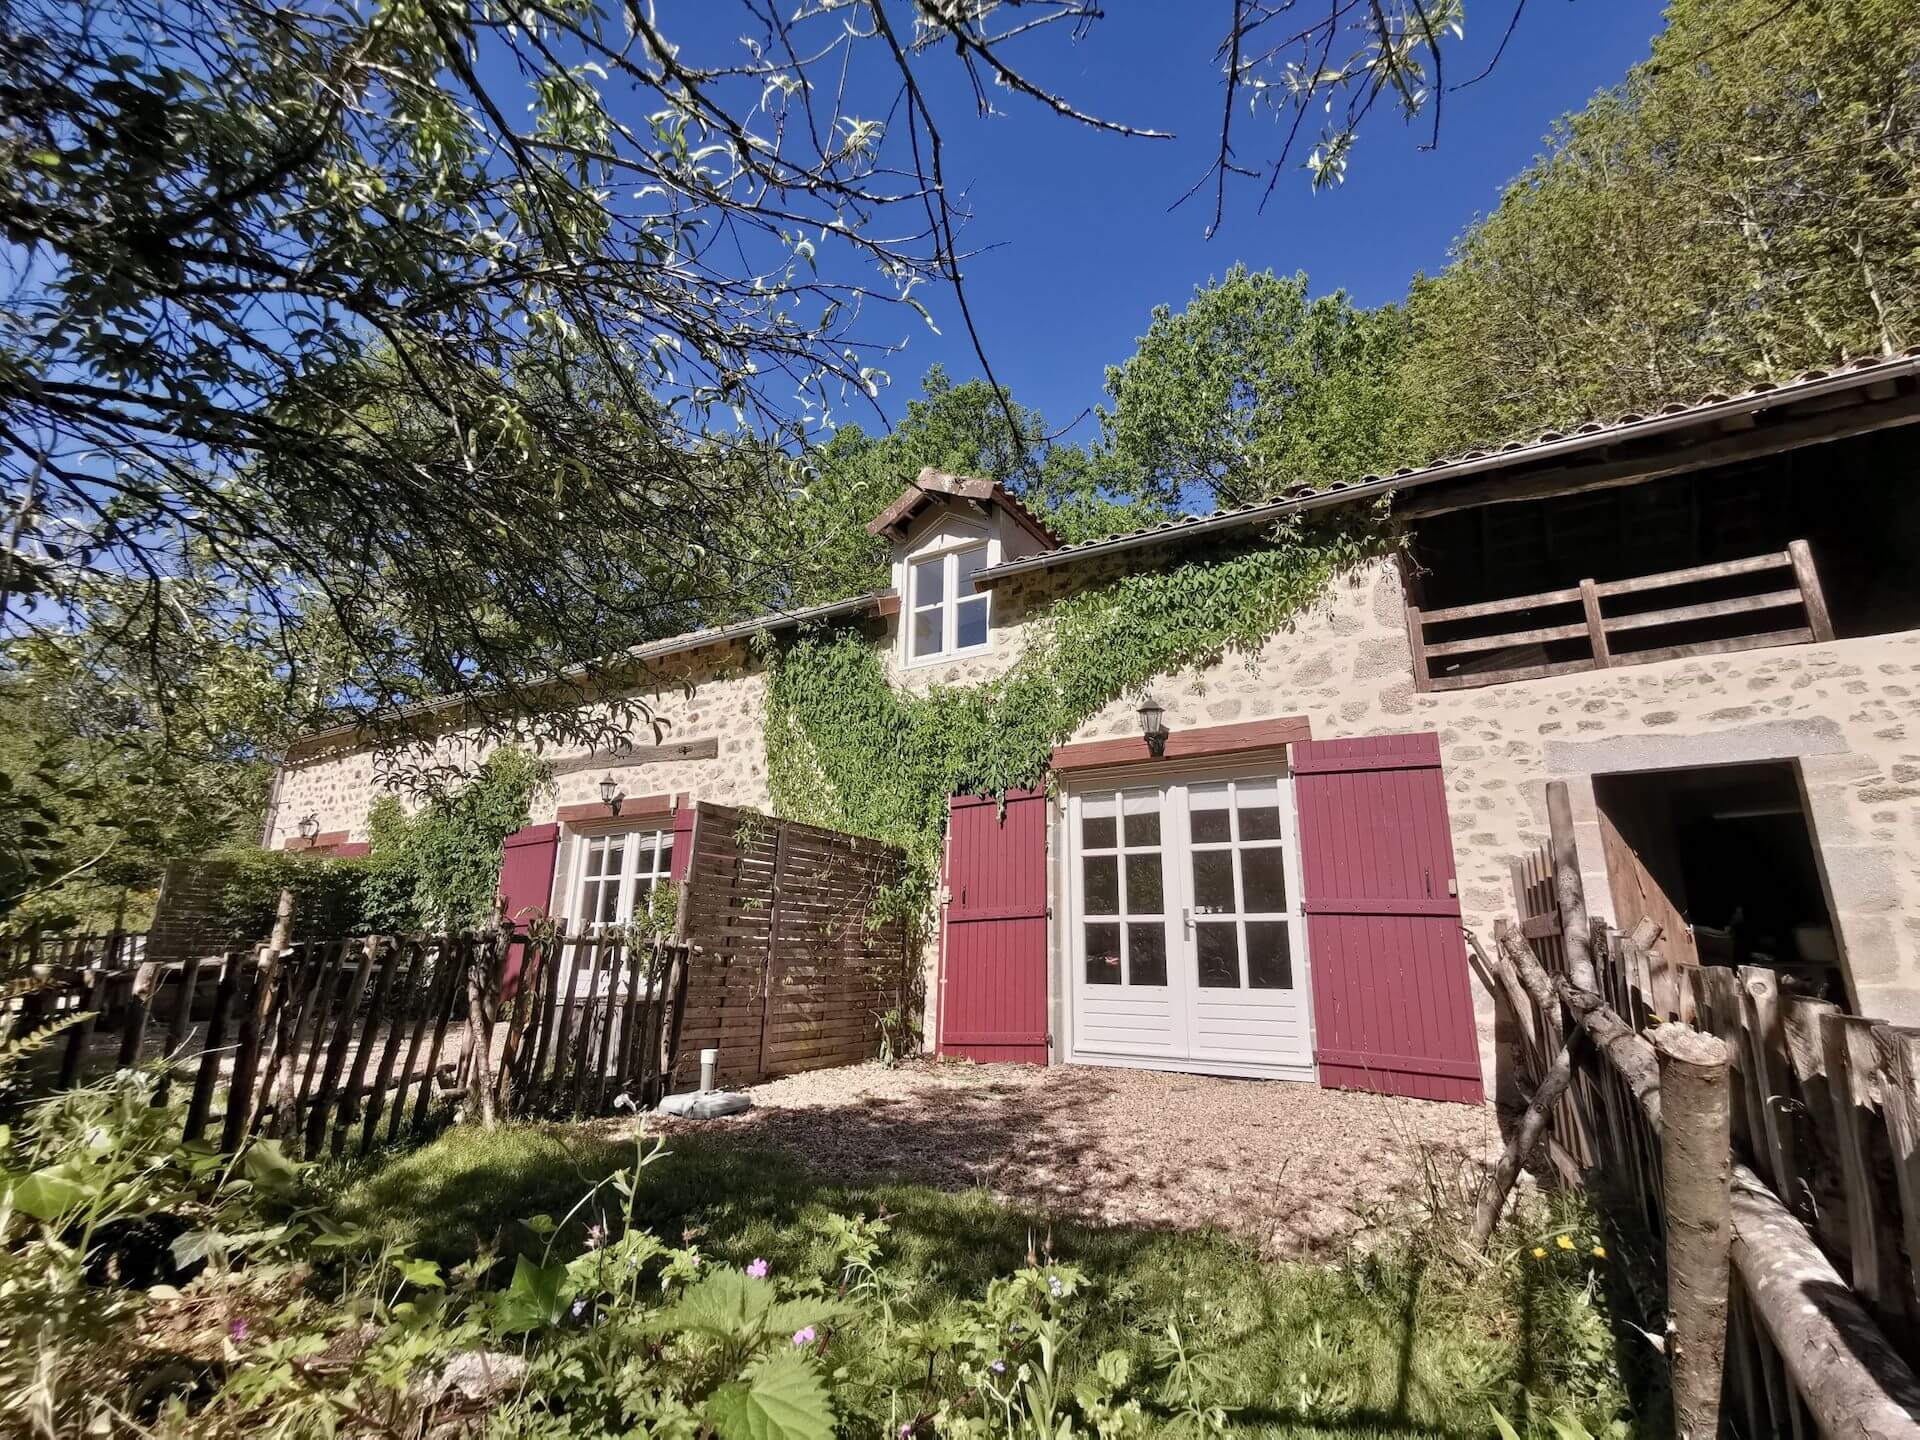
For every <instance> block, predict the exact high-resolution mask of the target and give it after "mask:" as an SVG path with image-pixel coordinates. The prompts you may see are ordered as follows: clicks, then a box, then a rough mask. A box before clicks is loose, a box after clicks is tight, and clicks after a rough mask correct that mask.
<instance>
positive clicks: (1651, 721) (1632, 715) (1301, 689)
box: [275, 561, 1920, 1083]
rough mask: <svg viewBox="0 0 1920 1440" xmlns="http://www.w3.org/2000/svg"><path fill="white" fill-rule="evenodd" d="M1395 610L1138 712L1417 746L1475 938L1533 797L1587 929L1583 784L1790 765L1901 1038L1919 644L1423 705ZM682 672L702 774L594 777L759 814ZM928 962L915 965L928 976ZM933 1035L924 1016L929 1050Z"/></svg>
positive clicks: (328, 819) (734, 740) (1874, 996)
mask: <svg viewBox="0 0 1920 1440" xmlns="http://www.w3.org/2000/svg"><path fill="white" fill-rule="evenodd" d="M1110 573H1112V571H1111V568H1109V567H1099V566H1094V565H1081V566H1076V567H1073V569H1072V572H1071V574H1068V573H1066V572H1064V571H1063V572H1054V573H1051V574H1049V573H1045V572H1043V573H1041V574H1038V575H1033V576H1027V577H1019V578H1016V579H1014V580H1011V581H1009V582H1008V583H1006V584H1005V585H1003V586H1002V587H1000V589H999V590H997V591H996V592H995V599H994V606H995V610H994V624H995V631H994V642H993V646H992V648H991V650H990V651H989V652H987V653H985V654H983V655H980V656H975V657H971V658H968V659H966V660H963V661H959V662H956V663H954V664H950V665H932V666H916V667H913V668H911V669H902V668H901V667H900V665H899V659H898V657H899V654H900V651H899V646H898V630H897V621H896V622H894V623H893V624H892V625H890V626H889V630H888V635H887V639H886V641H885V643H886V645H887V647H888V649H887V653H888V655H889V657H890V664H891V665H892V667H893V673H894V676H895V679H896V680H897V681H898V682H899V683H901V684H903V685H905V686H908V687H911V688H914V689H922V688H924V687H925V686H928V685H931V684H935V683H940V684H964V683H977V682H979V681H981V680H985V679H989V678H991V677H992V676H994V675H997V674H1000V673H1002V672H1004V671H1005V670H1006V669H1007V668H1008V667H1009V666H1010V665H1011V664H1013V663H1014V661H1015V660H1016V659H1017V658H1018V656H1019V654H1020V653H1021V651H1022V649H1023V647H1024V645H1025V644H1026V643H1027V641H1028V639H1029V638H1030V636H1031V635H1032V634H1033V628H1032V627H1033V626H1034V625H1035V624H1036V623H1039V621H1040V617H1042V616H1043V615H1044V612H1045V609H1046V606H1047V605H1048V604H1049V603H1050V602H1051V601H1052V600H1053V599H1054V598H1056V597H1057V596H1059V595H1061V594H1064V593H1066V592H1067V591H1068V590H1069V589H1070V588H1073V587H1076V586H1083V585H1087V584H1093V583H1098V582H1099V580H1101V579H1102V578H1104V577H1105V576H1106V575H1108V574H1110ZM1404 607H1405V597H1404V594H1403V591H1402V586H1401V581H1400V575H1399V571H1398V569H1397V567H1396V566H1395V565H1394V564H1392V563H1391V562H1386V561H1382V562H1378V563H1375V564H1371V565H1368V566H1366V567H1363V568H1362V569H1360V570H1358V571H1356V572H1355V573H1353V574H1350V575H1348V576H1346V577H1344V578H1342V579H1340V580H1338V581H1336V582H1335V584H1334V585H1333V587H1332V588H1331V590H1330V591H1329V593H1328V594H1327V595H1326V596H1325V597H1324V599H1323V600H1322V602H1321V603H1320V604H1319V606H1318V607H1316V608H1315V609H1314V610H1312V611H1311V612H1309V613H1308V614H1305V615H1303V616H1301V617H1300V618H1299V620H1298V623H1297V624H1296V625H1295V627H1294V628H1293V629H1292V630H1290V631H1287V632H1283V633H1282V634H1279V635H1276V636H1274V637H1272V638H1271V639H1270V640H1269V641H1268V642H1267V644H1266V645H1265V646H1264V647H1263V648H1262V649H1261V650H1260V652H1259V653H1258V654H1256V655H1252V656H1246V657H1233V658H1230V659H1228V660H1226V661H1224V662H1222V663H1221V664H1218V665H1214V666H1210V667H1207V668H1205V669H1203V670H1199V671H1192V672H1186V673H1182V674H1178V675H1172V676H1166V677H1163V678H1162V679H1160V680H1157V681H1155V682H1154V685H1153V690H1154V693H1155V695H1156V696H1157V697H1158V698H1159V699H1160V700H1161V702H1162V703H1163V704H1164V705H1165V707H1166V722H1167V724H1168V725H1169V726H1170V727H1172V728H1174V729H1184V728H1187V727H1191V726H1204V725H1219V724H1227V723H1232V722H1237V721H1246V720H1256V719H1262V718H1267V717H1271V716H1277V715H1294V714H1305V715H1306V716H1307V717H1308V718H1309V720H1310V721H1311V724H1312V728H1313V733H1314V734H1315V735H1316V736H1320V737H1328V738H1330V737H1336V736H1355V735H1370V734H1383V733H1391V732H1395V731H1411V730H1433V731H1437V732H1438V733H1439V736H1440V741H1441V753H1442V759H1443V763H1444V766H1445V771H1446V780H1447V785H1448V789H1449V792H1450V800H1449V804H1450V811H1451V817H1452V824H1453V839H1454V852H1455V859H1456V862H1457V865H1458V869H1459V876H1460V894H1461V903H1462V908H1463V910H1464V912H1465V919H1466V923H1467V924H1469V925H1471V926H1473V927H1474V928H1476V929H1477V930H1480V931H1482V932H1483V933H1484V932H1486V931H1487V930H1488V929H1489V928H1490V926H1491V923H1492V920H1493V918H1494V917H1495V916H1496V915H1499V914H1503V913H1508V912H1510V911H1511V909H1512V905H1513V899H1512V895H1511V891H1510V887H1509V881H1508V874H1507V864H1508V861H1509V860H1510V859H1511V858H1512V857H1513V856H1515V855H1518V854H1520V853H1522V852H1523V851H1525V850H1526V849H1528V848H1530V847H1531V846H1533V845H1534V844H1536V843H1537V842H1538V841H1539V840H1541V839H1542V838H1544V836H1545V833H1546V802H1545V792H1546V785H1547V782H1548V781H1549V780H1554V779H1562V780H1566V781H1568V782H1569V783H1570V785H1571V787H1572V792H1573V800H1574V813H1575V819H1576V822H1577V824H1578V826H1579V831H1580V841H1581V853H1582V859H1583V863H1584V865H1585V867H1586V870H1587V872H1588V873H1587V889H1588V895H1589V900H1590V903H1591V906H1592V908H1593V910H1594V911H1595V912H1596V913H1601V914H1610V913H1611V912H1612V908H1613V907H1612V902H1611V897H1610V895H1609V894H1608V890H1607V881H1606V876H1605V871H1604V867H1603V863H1602V854H1601V842H1600V836H1599V829H1598V821H1597V816H1596V812H1595V808H1594V799H1593V786H1592V777H1593V776H1594V775H1595V774H1603V773H1609V772H1623V771H1633V770H1649V769H1662V768H1670V767H1674V766H1694V765H1711V764H1728V763H1734V762H1740V761H1750V760H1762V759H1769V760H1789V761H1793V762H1795V763H1796V764H1797V766H1798V769H1799V773H1800V776H1801V778H1802V782H1803V786H1804V790H1805V793H1806V796H1807V799H1808V804H1809V812H1810V814H1811V817H1812V821H1813V826H1814V830H1815V838H1816V843H1817V844H1818V846H1819V848H1820V851H1821V855H1822V860H1823V865H1824V868H1825V874H1826V880H1827V884H1828V888H1829V893H1830V899H1831V904H1832V908H1833V910H1834V913H1835V919H1836V921H1837V926H1838V930H1839V938H1840V943H1841V947H1842V950H1843V953H1844V955H1845V958H1846V961H1847V963H1848V967H1849V969H1850V972H1851V975H1852V978H1853V983H1854V985H1855V988H1856V993H1857V998H1858V1000H1859V1002H1860V1004H1861V1006H1862V1008H1863V1009H1865V1010H1866V1011H1868V1012H1870V1013H1873V1014H1876V1015H1881V1016H1884V1017H1886V1018H1889V1019H1893V1020H1896V1021H1901V1022H1906V1023H1915V1022H1920V729H1917V728H1916V726H1917V725H1920V710H1916V708H1915V700H1914V695H1915V690H1916V687H1920V632H1908V633H1902V634H1898V635H1890V636H1881V637H1875V638H1870V639H1861V640H1847V641H1839V642H1835V643H1831V644H1826V645H1803V646H1793V647H1785V648H1779V649H1771V650H1757V651H1750V652H1746V653H1742V654H1734V655H1725V656H1715V657H1708V658H1701V659H1690V660H1674V661H1667V662H1664V663H1661V664H1656V665H1643V666H1625V667H1621V668H1619V669H1614V670H1608V671H1600V672H1594V673H1589V674H1583V675H1572V676H1562V677H1557V678H1552V679H1545V680H1534V681H1524V682H1519V683H1514V684H1506V685H1495V686H1488V687H1485V688H1482V689H1477V690H1464V691H1452V692H1445V693H1437V694H1435V693H1426V694H1422V693H1417V692H1416V691H1415V690H1414V687H1413V682H1412V660H1411V656H1410V653H1409V647H1408V642H1407V632H1406V623H1405V608H1404ZM695 659H696V660H697V662H698V665H697V668H696V667H692V666H690V667H689V668H688V669H687V670H686V671H685V672H684V674H683V675H681V676H680V677H679V678H678V680H677V681H676V682H675V683H673V684H662V685H660V686H658V687H656V688H655V689H653V690H651V691H649V692H648V693H647V695H646V697H645V698H646V699H647V700H648V702H649V704H651V705H654V706H656V707H657V708H658V713H659V714H661V715H662V717H663V718H666V719H667V720H668V721H669V722H670V725H671V729H670V731H669V737H668V738H670V739H673V740H687V739H695V738H701V737H704V736H707V735H713V736H716V737H717V738H718V739H719V741H720V756H719V758H718V759H717V760H712V761H692V762H679V763H673V764H663V765H646V766H632V767H626V768H622V767H620V766H612V767H610V768H611V769H612V770H613V773H614V774H615V776H616V778H617V779H619V780H620V781H621V783H622V785H623V786H624V787H625V789H626V790H627V792H628V793H629V794H648V793H657V792H681V791H690V792H692V793H693V794H694V796H695V797H696V798H698V799H702V800H713V801H718V802H720V803H723V804H731V805H743V806H750V807H761V808H764V807H766V806H767V804H768V796H767V787H766V755H765V746H764V740H763V736H762V730H761V719H762V715H763V713H764V695H765V691H764V677H763V676H762V675H761V674H760V673H759V671H758V670H757V669H756V668H755V667H754V665H753V664H752V662H751V661H750V660H749V659H748V657H747V655H746V653H745V650H744V647H738V646H735V647H730V648H728V649H727V650H725V651H724V652H720V653H718V654H708V653H705V652H703V653H702V654H701V655H700V656H697V657H695ZM1134 706H1135V701H1134V700H1133V699H1132V698H1131V697H1129V698H1124V699H1121V700H1117V701H1115V702H1114V703H1113V704H1111V705H1109V706H1107V707H1106V708H1105V709H1103V710H1102V711H1101V712H1100V713H1098V714H1096V715H1095V716H1093V717H1092V718H1091V719H1090V720H1089V721H1088V722H1087V723H1086V724H1085V725H1083V726H1082V727H1081V728H1080V729H1079V731H1077V732H1076V734H1075V735H1074V737H1073V738H1074V739H1095V738H1104V737H1110V736H1122V735H1131V734H1134V733H1136V730H1137V726H1138V720H1137V717H1136V715H1135V711H1134ZM635 743H636V744H645V743H651V737H650V736H636V737H635ZM602 773H603V771H602V770H600V769H598V768H595V769H589V770H583V771H580V772H577V773H575V774H572V775H569V776H567V777H565V778H564V779H563V780H562V782H561V784H560V793H559V794H557V795H556V796H554V797H551V798H550V799H549V800H547V801H545V802H543V806H542V808H541V809H540V810H539V811H538V812H537V813H536V814H535V816H534V819H536V820H540V819H545V818H549V817H550V816H551V814H552V809H551V807H552V806H554V805H557V804H569V803H573V802H575V801H580V800H588V799H593V798H595V787H596V785H597V784H598V781H599V778H600V775H601V774H602ZM375 793H377V790H376V788H375V784H374V781H373V762H372V757H370V756H367V755H357V756H354V755H349V756H343V757H340V758H338V759H335V760H329V761H324V762H317V763H315V764H313V765H311V766H306V767H295V768H293V769H290V770H289V771H288V773H287V777H286V781H285V784H284V786H283V791H282V796H281V805H280V811H279V816H280V820H279V826H278V828H277V829H276V834H275V843H279V841H280V840H281V839H283V838H284V837H285V835H287V834H289V833H291V832H292V828H293V826H294V825H295V824H296V823H297V821H298V819H299V817H300V816H301V815H303V814H306V813H307V812H308V811H314V812H315V813H317V814H318V816H319V819H320V825H321V828H322V830H335V829H341V830H347V831H349V832H350V834H351V835H352V836H353V838H359V837H360V836H361V835H362V834H363V832H364V825H365V813H366V808H367V806H368V804H369V803H370V802H371V800H372V798H373V795H374V794H375ZM933 960H934V956H933V952H932V951H931V949H930V951H929V965H930V966H931V965H932V963H933ZM935 978H936V977H935V976H934V975H933V974H932V973H931V970H930V971H929V974H928V982H929V983H928V985H927V993H928V994H929V996H934V995H937V994H938V985H937V984H936V983H933V982H934V980H935ZM1056 983H1057V982H1056ZM1476 1001H1477V1003H1478V1004H1479V1005H1480V1006H1481V1007H1482V1011H1481V1016H1480V1019H1481V1034H1482V1050H1483V1059H1484V1064H1485V1068H1486V1070H1487V1073H1488V1076H1489V1080H1490V1083H1491V1081H1492V1079H1493V1077H1494V1075H1495V1063H1494V1060H1495V1056H1494V1042H1493V1024H1492V1011H1491V1003H1490V1001H1488V1000H1487V998H1486V997H1485V996H1484V995H1480V994H1479V993H1478V988H1477V987H1476ZM935 1018H936V1017H934V1016H933V1015H932V1014H929V1015H928V1016H927V1027H928V1035H929V1036H931V1035H932V1034H933V1033H934V1032H933V1025H934V1021H935Z"/></svg>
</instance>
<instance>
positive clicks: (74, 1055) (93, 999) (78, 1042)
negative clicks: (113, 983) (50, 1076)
mask: <svg viewBox="0 0 1920 1440" xmlns="http://www.w3.org/2000/svg"><path fill="white" fill-rule="evenodd" d="M106 992H107V975H106V972H105V971H103V970H99V969H89V970H88V971H87V972H86V988H85V989H84V990H82V991H81V993H80V1009H81V1011H82V1013H84V1014H85V1016H86V1018H85V1019H84V1020H81V1021H79V1022H78V1023H77V1024H75V1025H74V1027H73V1029H71V1030H70V1031H68V1032H67V1050H66V1054H64V1055H62V1056H61V1057H60V1088H61V1089H62V1090H71V1089H73V1088H74V1087H75V1086H76V1085H78V1084H79V1083H80V1082H81V1079H82V1078H83V1076H84V1072H85V1065H86V1058H87V1050H88V1047H89V1046H91V1045H92V1043H93V1032H94V1027H95V1026H96V1025H98V1024H99V1021H100V1003H101V999H102V997H104V996H105V994H106ZM163 1083H164V1082H163ZM154 1103H155V1104H160V1103H162V1101H161V1100H160V1098H159V1096H158V1095H157V1094H156V1096H155V1100H154Z"/></svg>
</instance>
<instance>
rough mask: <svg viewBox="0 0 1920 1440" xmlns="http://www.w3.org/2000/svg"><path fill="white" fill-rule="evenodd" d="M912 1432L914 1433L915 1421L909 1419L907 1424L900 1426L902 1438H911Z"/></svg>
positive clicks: (901, 1439) (904, 1439)
mask: <svg viewBox="0 0 1920 1440" xmlns="http://www.w3.org/2000/svg"><path fill="white" fill-rule="evenodd" d="M912 1434H913V1422H912V1421H911V1420H909V1421H908V1422H907V1423H906V1424H904V1425H902V1426H901V1427H900V1440H910V1437H911V1436H912Z"/></svg>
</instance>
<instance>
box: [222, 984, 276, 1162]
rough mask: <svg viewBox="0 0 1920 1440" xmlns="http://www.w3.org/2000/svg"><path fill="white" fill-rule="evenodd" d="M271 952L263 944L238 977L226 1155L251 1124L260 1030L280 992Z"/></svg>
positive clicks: (242, 1139)
mask: <svg viewBox="0 0 1920 1440" xmlns="http://www.w3.org/2000/svg"><path fill="white" fill-rule="evenodd" d="M273 953H274V952H273V951H271V950H268V949H266V948H265V947H262V948H261V949H259V950H256V951H255V952H254V953H253V955H252V957H251V958H250V963H249V964H248V965H247V968H246V972H245V973H244V974H243V975H242V976H241V979H240V995H239V1007H240V1009H239V1018H240V1024H239V1031H238V1034H237V1035H236V1036H235V1038H234V1047H233V1073H232V1074H231V1075H229V1076H228V1077H227V1109H226V1115H225V1117H224V1120H223V1123H222V1125H221V1131H220V1148H221V1149H222V1150H223V1151H225V1152H226V1153H227V1154H229V1155H231V1154H235V1153H237V1152H238V1151H239V1149H240V1147H241V1146H242V1145H243V1144H245V1143H246V1139H247V1132H248V1130H249V1129H250V1128H251V1127H252V1122H253V1095H254V1087H255V1085H256V1084H257V1082H258V1080H259V1067H260V1029H261V1026H262V1025H263V1024H264V1023H265V1021H266V1020H267V1018H268V1017H269V1016H270V1015H271V1013H272V1009H273V1006H274V1005H275V1004H276V1003H278V1002H279V1000H280V998H281V995H282V989H283V987H282V986H281V984H280V970H279V967H278V966H277V965H275V964H273V963H272V962H271V961H270V960H269V959H268V956H270V955H272V954H273Z"/></svg>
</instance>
